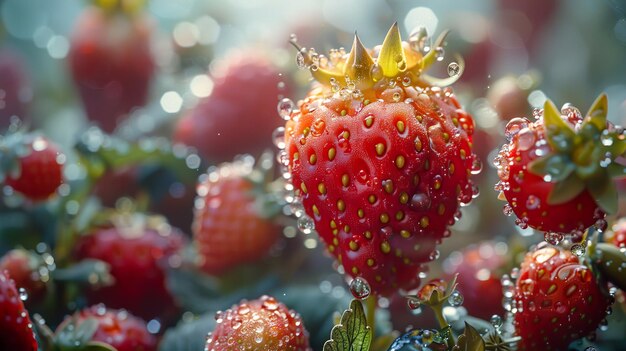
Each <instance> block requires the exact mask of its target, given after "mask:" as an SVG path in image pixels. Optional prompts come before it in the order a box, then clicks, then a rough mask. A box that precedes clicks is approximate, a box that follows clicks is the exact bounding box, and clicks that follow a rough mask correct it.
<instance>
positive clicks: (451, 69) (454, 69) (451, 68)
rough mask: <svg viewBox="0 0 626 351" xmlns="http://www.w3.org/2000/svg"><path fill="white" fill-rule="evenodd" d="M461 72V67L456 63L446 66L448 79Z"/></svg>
mask: <svg viewBox="0 0 626 351" xmlns="http://www.w3.org/2000/svg"><path fill="white" fill-rule="evenodd" d="M459 72H461V67H460V66H459V64H458V63H456V62H450V64H449V65H448V75H449V76H450V77H454V76H457V75H458V74H459Z"/></svg>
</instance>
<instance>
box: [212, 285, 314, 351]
mask: <svg viewBox="0 0 626 351" xmlns="http://www.w3.org/2000/svg"><path fill="white" fill-rule="evenodd" d="M215 319H216V320H217V326H216V327H215V330H213V332H211V333H209V336H208V338H207V343H206V347H205V350H208V351H229V350H234V348H235V347H236V348H237V349H239V350H265V351H310V350H311V348H310V347H309V333H308V332H307V330H306V329H305V328H304V325H303V324H302V319H301V318H300V315H299V314H298V313H296V312H295V311H292V310H289V309H288V308H287V307H286V306H285V305H284V304H283V303H281V302H279V301H278V300H276V299H275V298H273V297H270V296H262V297H261V298H259V299H256V300H252V301H245V300H244V301H242V302H241V303H239V305H235V306H233V307H231V308H230V309H228V310H226V311H225V312H217V314H216V315H215Z"/></svg>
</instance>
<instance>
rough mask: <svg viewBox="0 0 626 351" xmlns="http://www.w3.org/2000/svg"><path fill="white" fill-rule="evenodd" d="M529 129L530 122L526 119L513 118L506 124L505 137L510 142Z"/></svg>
mask: <svg viewBox="0 0 626 351" xmlns="http://www.w3.org/2000/svg"><path fill="white" fill-rule="evenodd" d="M527 127H528V120H527V119H526V118H520V117H516V118H513V119H511V120H510V121H509V123H507V124H506V127H504V136H505V137H506V139H507V140H508V141H511V140H512V139H513V137H514V136H515V135H516V134H517V133H519V132H520V131H521V130H522V129H524V128H527Z"/></svg>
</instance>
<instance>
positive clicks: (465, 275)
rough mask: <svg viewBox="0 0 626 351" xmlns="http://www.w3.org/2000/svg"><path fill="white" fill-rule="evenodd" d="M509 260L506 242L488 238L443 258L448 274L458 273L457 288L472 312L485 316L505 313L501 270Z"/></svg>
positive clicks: (471, 313)
mask: <svg viewBox="0 0 626 351" xmlns="http://www.w3.org/2000/svg"><path fill="white" fill-rule="evenodd" d="M507 261H508V257H507V246H506V244H504V243H495V242H491V241H486V242H482V243H480V244H478V245H470V246H468V247H467V248H465V249H463V250H462V251H460V252H453V253H452V254H450V256H448V258H446V260H445V261H444V262H443V268H444V271H445V272H446V274H448V275H450V276H453V275H455V274H458V277H457V282H458V284H459V286H458V287H457V290H458V291H459V292H460V293H461V294H462V295H463V297H464V301H465V302H464V306H465V308H466V309H467V311H468V312H469V314H470V315H472V316H475V317H478V318H482V319H484V320H489V319H490V318H491V316H493V315H494V314H497V315H500V316H503V315H504V308H503V307H502V298H503V296H502V283H501V282H500V278H501V274H500V273H501V271H502V270H503V269H504V267H505V265H506V264H507Z"/></svg>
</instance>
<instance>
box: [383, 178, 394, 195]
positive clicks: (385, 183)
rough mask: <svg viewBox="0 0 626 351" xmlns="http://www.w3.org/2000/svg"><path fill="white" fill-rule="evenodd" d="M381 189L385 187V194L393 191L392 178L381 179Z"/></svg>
mask: <svg viewBox="0 0 626 351" xmlns="http://www.w3.org/2000/svg"><path fill="white" fill-rule="evenodd" d="M383 189H385V191H386V192H387V194H391V193H392V192H393V180H391V179H386V180H383Z"/></svg>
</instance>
